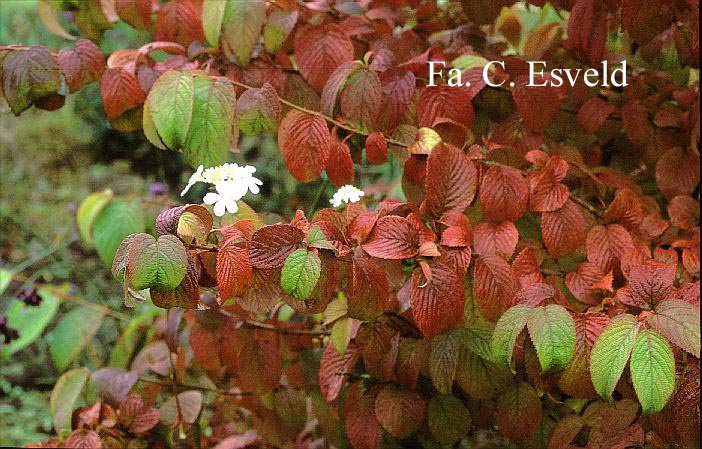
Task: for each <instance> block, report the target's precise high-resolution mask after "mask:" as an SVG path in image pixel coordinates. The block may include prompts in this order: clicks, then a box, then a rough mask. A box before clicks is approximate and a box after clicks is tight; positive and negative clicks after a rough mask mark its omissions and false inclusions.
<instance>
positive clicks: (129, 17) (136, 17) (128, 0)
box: [115, 0, 153, 30]
mask: <svg viewBox="0 0 702 449" xmlns="http://www.w3.org/2000/svg"><path fill="white" fill-rule="evenodd" d="M152 6H153V0H115V12H116V13H117V15H118V16H119V18H120V19H122V20H123V21H125V22H126V23H128V24H129V25H131V26H133V27H134V28H136V29H138V30H148V29H149V27H151V8H152Z"/></svg>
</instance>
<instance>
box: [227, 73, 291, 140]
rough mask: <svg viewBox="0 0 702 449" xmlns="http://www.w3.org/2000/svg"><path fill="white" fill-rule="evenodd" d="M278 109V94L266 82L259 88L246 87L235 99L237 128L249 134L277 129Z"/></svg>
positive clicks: (253, 134)
mask: <svg viewBox="0 0 702 449" xmlns="http://www.w3.org/2000/svg"><path fill="white" fill-rule="evenodd" d="M280 111H281V107H280V99H279V98H278V94H277V93H276V91H275V89H274V88H273V86H271V85H270V84H268V83H265V84H264V85H263V86H262V87H261V88H252V89H247V90H246V91H244V93H243V94H241V96H240V97H239V98H238V99H237V101H236V121H237V124H238V125H239V129H240V130H241V131H243V132H245V133H246V134H248V135H251V136H255V135H258V134H263V133H265V132H274V131H275V130H277V129H278V122H279V120H280Z"/></svg>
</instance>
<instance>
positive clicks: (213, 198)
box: [202, 192, 220, 204]
mask: <svg viewBox="0 0 702 449" xmlns="http://www.w3.org/2000/svg"><path fill="white" fill-rule="evenodd" d="M219 198H220V195H219V193H214V192H209V193H208V194H207V195H205V197H204V198H203V199H202V202H203V203H205V204H214V203H216V202H217V201H219Z"/></svg>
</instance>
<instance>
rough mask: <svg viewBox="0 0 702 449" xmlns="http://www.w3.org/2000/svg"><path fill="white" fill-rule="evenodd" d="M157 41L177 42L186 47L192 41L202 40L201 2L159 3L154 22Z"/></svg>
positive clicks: (179, 0) (177, 1) (178, 1)
mask: <svg viewBox="0 0 702 449" xmlns="http://www.w3.org/2000/svg"><path fill="white" fill-rule="evenodd" d="M154 38H155V40H157V41H170V42H177V43H179V44H180V45H182V46H183V47H185V48H188V46H189V45H190V44H192V43H193V42H194V41H202V40H204V38H205V36H204V34H203V31H202V3H201V2H192V1H189V0H175V1H172V2H170V3H166V4H165V5H161V7H160V8H159V10H158V15H157V16H156V22H154Z"/></svg>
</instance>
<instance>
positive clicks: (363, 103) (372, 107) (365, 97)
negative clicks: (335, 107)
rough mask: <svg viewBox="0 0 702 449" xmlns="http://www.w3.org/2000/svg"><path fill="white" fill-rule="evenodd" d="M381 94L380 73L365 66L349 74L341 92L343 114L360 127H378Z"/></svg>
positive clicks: (363, 128) (369, 128) (368, 128)
mask: <svg viewBox="0 0 702 449" xmlns="http://www.w3.org/2000/svg"><path fill="white" fill-rule="evenodd" d="M381 94H382V92H381V86H380V78H379V77H378V74H376V73H375V72H374V71H373V70H370V69H367V68H365V67H363V68H362V69H361V70H358V71H356V72H355V73H353V74H352V75H351V76H349V78H348V80H347V81H346V85H345V86H344V90H343V91H342V92H341V100H340V109H341V116H342V117H343V118H345V119H346V120H348V121H349V122H351V123H352V124H354V125H355V127H357V128H359V129H362V130H373V129H376V125H377V122H378V113H379V112H380V100H381Z"/></svg>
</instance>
